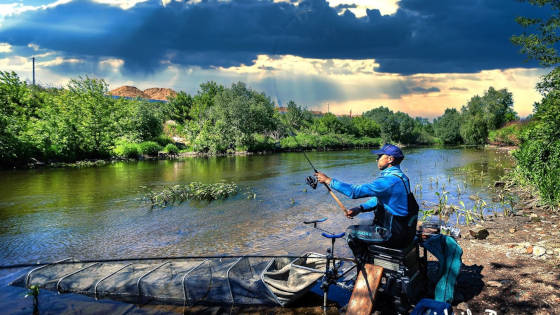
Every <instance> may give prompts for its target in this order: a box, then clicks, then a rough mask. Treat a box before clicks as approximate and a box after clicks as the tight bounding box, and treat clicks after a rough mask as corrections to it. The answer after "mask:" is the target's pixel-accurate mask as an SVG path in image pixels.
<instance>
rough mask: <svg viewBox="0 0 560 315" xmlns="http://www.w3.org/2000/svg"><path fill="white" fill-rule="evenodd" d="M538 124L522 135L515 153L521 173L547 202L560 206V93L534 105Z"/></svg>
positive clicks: (534, 124)
mask: <svg viewBox="0 0 560 315" xmlns="http://www.w3.org/2000/svg"><path fill="white" fill-rule="evenodd" d="M535 108H536V112H535V116H534V117H535V121H534V122H533V123H532V124H531V126H530V127H529V128H528V129H527V130H526V131H524V132H523V133H522V136H521V145H520V146H519V150H516V151H515V152H514V156H515V158H516V159H517V166H518V171H520V172H521V174H522V175H523V176H525V178H527V179H528V180H529V181H530V182H531V183H532V184H533V185H535V186H536V187H537V188H538V190H539V194H540V196H541V198H542V199H543V201H544V202H546V203H548V204H551V205H554V206H558V205H559V204H560V184H559V179H560V91H556V90H555V91H551V92H549V93H548V94H547V95H546V96H545V97H544V98H543V100H542V101H541V103H539V104H537V105H536V106H535Z"/></svg>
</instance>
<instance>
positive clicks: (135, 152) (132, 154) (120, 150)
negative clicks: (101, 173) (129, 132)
mask: <svg viewBox="0 0 560 315" xmlns="http://www.w3.org/2000/svg"><path fill="white" fill-rule="evenodd" d="M113 154H115V155H117V156H119V157H124V158H128V159H135V158H137V157H138V156H140V147H139V146H138V144H137V143H131V142H120V143H117V145H116V146H115V148H114V149H113Z"/></svg>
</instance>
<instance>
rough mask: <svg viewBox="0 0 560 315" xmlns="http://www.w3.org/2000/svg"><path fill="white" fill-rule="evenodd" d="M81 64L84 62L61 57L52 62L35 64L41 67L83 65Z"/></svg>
mask: <svg viewBox="0 0 560 315" xmlns="http://www.w3.org/2000/svg"><path fill="white" fill-rule="evenodd" d="M83 62H84V61H83V60H81V59H76V58H68V59H67V58H62V57H56V58H54V59H52V60H48V61H41V62H38V63H37V64H38V65H40V66H42V67H52V66H59V65H61V64H63V63H83Z"/></svg>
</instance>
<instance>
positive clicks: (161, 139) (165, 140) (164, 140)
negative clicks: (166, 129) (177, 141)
mask: <svg viewBox="0 0 560 315" xmlns="http://www.w3.org/2000/svg"><path fill="white" fill-rule="evenodd" d="M153 141H155V142H157V143H158V144H159V145H161V146H162V147H165V146H167V145H168V144H172V143H173V139H171V137H169V136H167V135H163V134H162V135H159V136H157V137H156V138H154V139H153Z"/></svg>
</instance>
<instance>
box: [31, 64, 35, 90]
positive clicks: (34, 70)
mask: <svg viewBox="0 0 560 315" xmlns="http://www.w3.org/2000/svg"><path fill="white" fill-rule="evenodd" d="M31 60H33V86H35V57H32V58H31Z"/></svg>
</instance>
